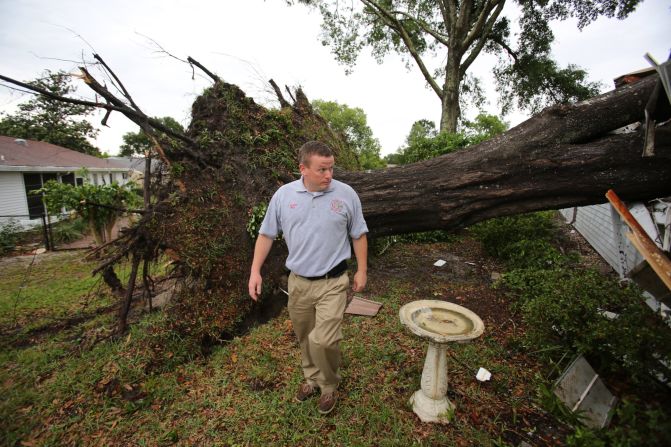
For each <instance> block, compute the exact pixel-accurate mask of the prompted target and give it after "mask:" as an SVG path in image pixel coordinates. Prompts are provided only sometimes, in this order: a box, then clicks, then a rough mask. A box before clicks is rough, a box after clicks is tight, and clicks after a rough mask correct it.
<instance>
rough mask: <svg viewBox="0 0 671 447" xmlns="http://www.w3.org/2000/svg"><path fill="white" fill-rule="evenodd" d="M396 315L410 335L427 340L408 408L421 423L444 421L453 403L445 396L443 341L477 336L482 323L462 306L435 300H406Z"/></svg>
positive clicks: (445, 350) (445, 343)
mask: <svg viewBox="0 0 671 447" xmlns="http://www.w3.org/2000/svg"><path fill="white" fill-rule="evenodd" d="M399 317H400V319H401V324H403V325H404V326H405V327H407V328H408V329H409V330H410V331H411V332H412V333H413V334H415V335H418V336H420V337H422V338H424V339H427V340H428V341H429V348H428V350H427V352H426V359H425V360H424V369H423V370H422V386H421V389H419V390H417V391H416V392H415V393H414V394H413V395H412V396H411V397H410V404H411V405H412V409H413V411H414V412H415V414H416V415H417V416H419V418H420V419H421V420H422V421H423V422H438V423H441V424H448V423H449V422H450V420H449V417H450V414H451V413H453V411H454V409H455V405H454V404H453V403H452V402H450V400H449V399H448V398H447V343H450V342H461V343H464V342H468V341H469V340H472V339H474V338H477V337H479V336H480V335H482V333H483V332H484V330H485V325H484V324H483V323H482V320H481V319H480V317H478V316H477V315H476V314H474V313H473V312H471V311H470V310H468V309H466V308H465V307H462V306H459V305H457V304H453V303H448V302H445V301H437V300H420V301H413V302H411V303H408V304H406V305H405V306H403V307H401V310H400V311H399Z"/></svg>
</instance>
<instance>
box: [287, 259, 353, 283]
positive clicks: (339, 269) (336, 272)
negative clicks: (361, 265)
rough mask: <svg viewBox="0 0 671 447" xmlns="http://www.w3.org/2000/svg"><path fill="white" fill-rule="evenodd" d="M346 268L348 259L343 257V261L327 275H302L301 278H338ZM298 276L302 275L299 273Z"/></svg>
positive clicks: (310, 279)
mask: <svg viewBox="0 0 671 447" xmlns="http://www.w3.org/2000/svg"><path fill="white" fill-rule="evenodd" d="M346 270H347V260H346V259H343V261H342V262H341V263H340V264H338V265H336V266H335V267H333V268H332V269H331V270H329V271H328V272H326V275H322V276H301V278H303V279H307V280H309V281H317V280H320V279H329V278H337V277H338V276H340V275H342V274H343V273H345V271H346ZM298 276H300V275H298Z"/></svg>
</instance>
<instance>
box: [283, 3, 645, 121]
mask: <svg viewBox="0 0 671 447" xmlns="http://www.w3.org/2000/svg"><path fill="white" fill-rule="evenodd" d="M287 2H288V3H289V4H293V3H296V2H298V3H303V4H306V5H310V6H313V7H315V8H318V9H319V11H320V13H321V15H322V18H323V23H322V28H323V35H322V41H323V43H324V45H330V46H331V47H332V50H333V53H334V54H335V56H336V58H337V60H338V61H340V62H341V63H343V64H345V65H346V66H347V67H348V70H350V69H351V68H352V67H353V66H354V64H355V63H356V60H357V57H358V55H359V53H360V52H361V50H362V49H363V48H364V47H366V46H370V47H371V50H372V54H373V56H374V57H375V58H376V59H377V60H378V62H382V60H383V58H384V56H385V55H386V54H388V53H390V52H396V53H399V54H401V55H402V56H403V57H404V58H405V60H406V63H407V64H408V65H409V64H410V63H411V61H412V62H414V63H415V64H416V65H417V67H418V68H419V70H420V71H421V73H422V75H423V76H424V79H425V80H426V82H427V83H428V84H429V86H430V87H431V89H432V90H433V91H434V92H435V93H436V95H437V96H438V98H439V99H440V102H441V111H442V114H441V119H440V130H441V131H448V132H455V131H456V130H457V123H458V120H459V117H460V99H462V98H461V95H462V94H472V95H476V97H477V96H478V92H479V88H478V81H477V79H475V78H472V77H469V76H468V70H469V69H470V67H471V65H472V64H473V62H474V61H475V60H476V59H477V58H478V56H479V55H480V54H482V52H483V51H484V52H487V53H492V54H496V55H498V57H499V62H498V66H497V67H496V69H495V70H494V74H495V77H496V80H497V85H498V87H497V88H498V90H499V92H500V93H501V94H502V95H501V98H502V99H503V101H502V103H501V105H502V106H503V111H504V112H506V111H507V110H508V109H509V108H510V107H511V106H513V105H514V104H516V105H517V106H518V107H520V108H522V109H527V110H530V111H531V112H534V113H535V112H538V111H539V110H540V109H541V108H543V107H545V106H548V105H553V104H558V103H567V102H574V101H578V100H583V99H586V98H587V97H590V96H593V95H594V94H596V93H597V92H598V87H599V86H598V84H594V83H589V82H586V77H587V74H586V72H585V71H583V70H580V69H579V68H578V67H576V66H574V65H569V66H568V67H566V68H560V67H559V66H558V65H557V64H556V63H555V62H554V61H553V60H552V58H551V57H550V49H551V44H552V41H553V40H554V35H553V33H552V30H551V29H550V21H551V20H565V19H568V18H577V19H578V27H579V28H583V27H584V26H586V25H588V24H589V23H591V22H592V21H594V20H596V19H597V18H598V17H600V16H606V17H613V16H616V17H618V18H620V19H622V18H624V17H626V16H627V15H629V14H630V13H631V12H632V11H633V10H634V8H635V7H636V5H637V4H638V3H639V2H640V0H547V1H524V0H517V1H516V2H515V3H516V4H517V5H518V8H508V9H506V11H505V14H504V6H505V5H506V0H461V1H456V0H441V1H436V0H360V1H359V2H339V1H338V0H287ZM517 11H519V13H520V14H521V16H520V18H519V26H520V28H521V30H520V33H519V36H518V38H517V39H516V42H513V41H512V39H511V34H512V33H511V23H512V22H513V20H515V16H514V15H513V14H515V13H516V12H517ZM506 14H507V15H506ZM436 55H440V56H443V55H444V58H443V59H442V61H443V62H442V66H438V67H431V66H430V63H429V58H430V57H432V56H436Z"/></svg>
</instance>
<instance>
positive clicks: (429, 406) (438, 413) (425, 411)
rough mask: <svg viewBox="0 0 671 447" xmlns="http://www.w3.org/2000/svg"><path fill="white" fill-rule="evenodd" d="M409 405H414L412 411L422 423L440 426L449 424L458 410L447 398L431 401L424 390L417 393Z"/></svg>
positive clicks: (411, 398)
mask: <svg viewBox="0 0 671 447" xmlns="http://www.w3.org/2000/svg"><path fill="white" fill-rule="evenodd" d="M408 403H409V404H410V405H412V411H414V412H415V414H416V415H417V417H419V419H420V420H421V421H422V422H434V423H438V424H449V423H450V420H451V419H452V416H453V415H454V410H455V408H457V407H456V405H454V404H453V403H452V402H450V400H449V399H448V398H447V397H443V398H442V399H431V398H430V397H427V396H426V395H425V394H424V393H423V392H422V390H417V391H415V393H414V394H413V395H412V396H410V401H409V402H408Z"/></svg>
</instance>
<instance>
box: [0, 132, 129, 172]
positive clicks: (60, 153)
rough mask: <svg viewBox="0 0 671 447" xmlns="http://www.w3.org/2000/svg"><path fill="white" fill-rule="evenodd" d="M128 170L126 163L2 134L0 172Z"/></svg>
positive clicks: (0, 137) (0, 140)
mask: <svg viewBox="0 0 671 447" xmlns="http://www.w3.org/2000/svg"><path fill="white" fill-rule="evenodd" d="M81 168H87V169H88V170H89V171H93V172H99V171H116V172H126V171H128V168H127V167H125V166H124V165H123V164H121V163H118V162H115V161H113V160H108V159H105V158H98V157H93V156H91V155H86V154H82V153H81V152H77V151H73V150H71V149H66V148H64V147H61V146H56V145H55V144H51V143H45V142H43V141H34V140H25V139H20V138H14V137H5V136H1V135H0V171H22V172H26V171H33V172H61V171H77V170H79V169H81Z"/></svg>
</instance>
